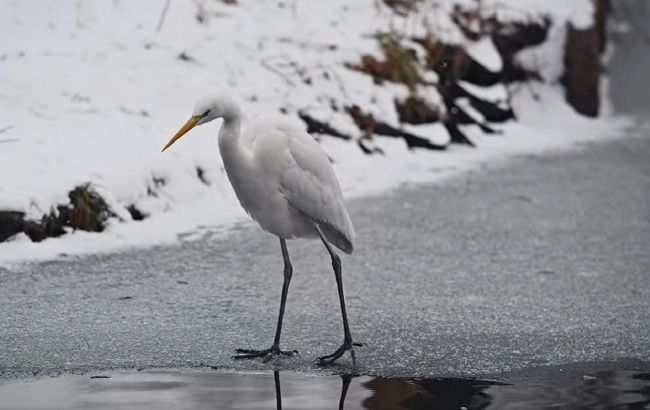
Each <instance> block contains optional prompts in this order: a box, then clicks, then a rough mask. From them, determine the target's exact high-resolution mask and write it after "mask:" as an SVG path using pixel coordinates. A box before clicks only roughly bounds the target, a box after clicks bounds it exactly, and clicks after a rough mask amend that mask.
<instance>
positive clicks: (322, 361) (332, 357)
mask: <svg viewBox="0 0 650 410" xmlns="http://www.w3.org/2000/svg"><path fill="white" fill-rule="evenodd" d="M353 346H363V344H362V343H352V340H346V341H344V342H343V344H342V345H341V347H339V348H338V349H336V351H335V352H334V353H332V354H328V355H325V356H321V357H319V358H318V359H316V360H317V361H318V363H317V364H318V365H319V366H327V365H328V364H332V363H334V362H335V361H337V360H338V359H339V358H340V357H341V356H343V355H344V354H345V352H347V351H349V352H350V356H351V357H352V365H355V364H356V357H355V355H354V347H353Z"/></svg>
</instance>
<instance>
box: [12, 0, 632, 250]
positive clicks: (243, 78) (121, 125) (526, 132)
mask: <svg viewBox="0 0 650 410" xmlns="http://www.w3.org/2000/svg"><path fill="white" fill-rule="evenodd" d="M454 1H455V2H456V3H463V1H461V0H454ZM450 3H452V1H451V0H450ZM488 3H489V6H490V7H496V3H494V4H493V2H488ZM515 3H517V6H516V7H515V8H517V9H520V8H522V7H521V6H520V5H519V2H518V1H514V0H513V1H509V2H506V3H505V4H506V5H509V6H508V7H506V9H507V10H510V11H502V12H503V13H506V14H504V16H503V18H511V19H524V18H525V19H534V18H539V16H540V15H542V14H544V13H549V14H550V15H551V16H555V18H557V19H559V21H569V20H571V21H573V19H577V18H578V17H576V16H583V17H584V16H585V15H587V14H588V13H587V12H590V10H591V9H589V7H588V6H585V4H590V2H589V1H586V0H585V1H576V2H572V6H571V7H568V6H565V7H560V6H559V5H560V3H562V4H564V2H559V1H556V2H548V6H533V4H537V3H536V2H527V3H531V5H530V7H528V8H527V12H526V13H524V14H525V16H523V15H522V13H517V12H515V11H513V10H514V8H513V7H514V6H513V7H510V6H512V5H514V4H515ZM162 4H163V2H160V1H153V0H150V1H138V2H127V1H112V2H77V1H72V0H63V1H61V0H59V1H54V0H47V1H45V0H44V1H41V2H25V1H11V0H4V1H1V2H0V44H2V46H1V48H0V78H2V88H0V112H1V113H2V114H1V116H0V130H2V131H1V133H0V209H11V210H21V211H24V212H26V213H27V214H28V216H29V217H31V218H40V217H41V216H42V215H43V214H45V213H47V212H49V210H50V208H51V207H52V206H54V205H56V204H61V203H67V202H68V198H67V193H68V192H69V191H70V190H71V189H72V188H73V187H74V186H76V185H79V184H82V183H85V182H88V181H92V183H93V185H94V186H95V188H96V189H97V190H98V191H99V192H100V193H101V194H102V195H103V196H104V197H105V198H106V199H107V201H108V202H109V204H110V205H111V206H112V207H113V210H114V212H115V213H116V214H117V215H118V216H119V217H120V218H119V219H117V218H116V219H113V220H111V221H110V223H109V226H108V229H107V231H106V232H104V233H101V234H93V233H85V232H75V233H73V234H70V235H66V236H64V237H62V238H58V239H49V240H46V241H44V242H42V243H38V244H36V243H30V242H29V241H27V240H26V238H24V236H20V237H17V238H15V239H14V240H13V241H10V242H7V243H3V244H0V261H2V262H4V263H9V262H12V261H18V260H24V259H31V260H37V259H47V258H52V257H56V256H57V255H60V254H77V253H85V252H100V251H108V250H114V249H120V248H125V247H131V246H140V245H142V246H149V245H155V244H162V243H170V242H174V241H177V240H179V238H181V239H182V238H195V237H200V232H202V231H205V230H210V231H215V230H216V231H220V232H221V231H224V230H225V229H224V227H227V226H231V225H232V224H233V223H234V222H237V221H241V220H245V219H246V216H245V215H244V212H243V211H242V210H240V208H239V206H238V204H237V201H236V198H235V197H234V194H233V192H232V190H231V188H230V186H229V185H228V182H227V179H226V176H225V173H224V171H223V167H222V164H221V160H220V157H219V155H218V149H217V143H216V134H217V129H218V125H217V124H210V125H209V126H205V127H201V128H199V129H196V130H195V131H193V133H192V135H191V136H188V137H186V138H185V139H184V140H183V141H181V142H179V143H178V144H176V145H175V146H174V147H173V149H171V150H170V151H169V152H165V153H164V154H161V153H160V149H161V148H162V145H163V144H164V142H165V141H166V140H167V139H168V138H169V136H170V135H171V134H172V133H173V132H174V131H176V129H178V127H179V126H180V125H181V124H182V123H183V122H184V121H185V120H186V118H187V116H188V115H189V113H190V111H191V109H192V107H193V104H194V102H195V100H196V99H197V98H198V97H199V96H201V95H203V94H205V93H213V92H217V91H219V90H221V91H224V92H228V93H230V94H232V95H234V96H236V97H237V98H238V99H239V101H240V102H241V104H242V107H243V110H244V112H246V113H247V115H248V117H249V118H250V117H254V116H256V115H258V114H260V113H264V112H275V111H278V109H279V108H284V109H286V110H287V111H288V112H289V113H290V114H291V113H295V111H296V110H298V109H308V110H310V112H312V111H313V112H321V113H325V114H324V115H325V117H324V118H322V119H324V120H327V121H329V122H330V123H331V124H332V125H333V126H336V127H339V128H340V129H341V130H342V131H345V132H349V133H350V134H352V135H358V131H356V128H355V127H354V124H352V122H351V120H350V119H349V117H348V116H347V115H344V114H342V113H341V111H340V109H341V108H342V107H344V106H346V105H353V104H358V105H360V106H362V107H364V109H367V110H368V112H370V113H372V114H373V115H375V116H376V117H377V118H383V119H386V120H388V121H391V122H396V121H397V118H396V113H395V110H394V106H393V104H394V98H395V96H397V95H406V92H407V90H406V88H405V87H404V86H401V85H395V84H388V85H385V86H382V87H378V86H376V85H374V84H373V81H372V79H371V78H370V77H369V76H366V75H364V74H362V73H358V72H355V71H352V70H349V69H347V68H345V67H344V63H345V62H351V61H358V60H359V57H360V55H362V54H365V53H371V54H372V53H375V54H376V53H377V52H378V50H377V43H376V41H375V40H374V39H373V38H372V36H371V35H372V34H373V33H375V32H377V30H378V29H380V28H382V27H383V28H384V29H385V27H387V26H389V25H391V24H393V25H397V24H398V23H399V22H398V20H399V18H395V17H394V16H392V15H391V14H390V13H388V11H387V10H386V9H385V8H383V7H378V6H377V2H375V1H374V0H359V1H356V2H354V3H352V4H349V2H347V1H344V0H336V1H327V2H307V1H304V0H303V1H294V2H291V3H276V2H258V1H249V0H241V1H239V4H238V5H236V6H228V5H225V4H223V3H221V2H204V3H191V2H175V1H172V2H170V8H169V10H168V11H167V13H166V15H165V19H164V21H162V24H160V14H161V9H162ZM441 4H443V6H445V7H446V6H448V4H447V3H446V2H442V3H441ZM581 5H582V6H581ZM540 7H546V8H543V10H542V9H540ZM581 7H582V8H581ZM500 13H501V12H500ZM585 13H587V14H585ZM589 15H590V14H589ZM197 17H198V19H200V20H201V21H202V23H199V22H198V21H197ZM562 19H563V20H562ZM578 23H580V21H577V22H576V24H578ZM582 23H584V24H588V22H586V23H585V22H582ZM436 24H437V27H438V28H439V30H440V32H441V33H442V32H444V31H445V30H447V31H449V30H452V26H451V25H450V23H449V22H448V21H447V20H444V19H441V20H440V21H438V22H437V23H436ZM159 25H160V30H157V26H159ZM405 30H406V31H409V30H416V28H411V27H410V26H408V27H407V28H406V29H405ZM488 46H489V44H488V45H487V46H485V45H484V46H482V47H477V50H475V53H474V54H473V55H476V58H477V59H479V60H482V61H486V62H487V64H488V65H490V66H493V67H496V66H497V64H498V63H499V62H500V61H497V60H496V58H495V56H494V55H493V51H494V50H493V47H492V48H490V47H488ZM556 46H557V44H556ZM548 47H549V50H550V49H553V50H555V51H557V49H555V48H553V46H552V45H551V46H548ZM539 58H542V59H544V61H546V59H545V57H544V55H542V56H541V57H539ZM553 58H555V57H553ZM553 58H550V60H551V61H556V60H553ZM557 61H560V60H557ZM551 66H553V64H551ZM553 67H555V66H553ZM556 68H557V67H556ZM551 71H552V70H551ZM550 77H553V75H552V74H551V75H550ZM515 100H516V101H515V106H516V108H517V115H518V117H519V119H520V120H521V122H519V123H510V124H506V125H504V126H501V127H500V128H502V129H503V131H504V134H503V135H502V136H484V135H482V134H480V132H475V131H474V130H472V129H466V131H467V132H468V134H470V135H471V136H472V138H473V139H474V140H475V142H476V143H477V144H478V146H479V147H480V148H479V149H468V148H464V147H452V148H451V149H450V150H449V151H448V152H445V153H433V152H427V151H419V150H416V151H409V150H408V149H407V148H406V146H405V144H404V142H403V141H399V140H393V139H390V138H377V140H376V141H375V144H376V145H377V146H379V147H381V148H382V150H383V151H384V152H385V153H386V155H385V156H379V155H375V156H366V155H364V154H363V153H362V152H361V151H360V150H359V149H358V148H357V147H356V143H355V142H354V141H352V142H344V141H341V140H337V139H334V138H329V137H322V138H321V142H322V145H323V147H324V148H325V149H326V150H327V152H328V154H329V155H330V157H331V158H332V159H333V161H334V163H335V169H336V172H337V174H338V175H339V177H340V179H341V184H342V186H343V189H344V191H345V194H346V196H347V197H348V198H352V197H358V196H362V195H366V194H369V193H376V192H380V191H383V190H386V189H391V188H395V187H397V186H400V185H401V184H404V183H418V182H426V181H435V180H439V179H441V178H443V177H446V176H448V175H451V174H454V173H456V172H458V171H459V170H464V169H469V168H472V167H475V166H476V165H477V164H480V163H482V162H485V161H491V160H494V159H497V158H505V157H508V156H511V155H516V154H520V153H524V152H538V151H541V150H546V149H557V148H564V147H570V146H573V145H574V143H575V142H578V141H583V140H594V139H603V138H609V137H613V136H615V135H617V134H619V132H618V131H617V128H618V127H619V126H620V125H621V123H620V122H616V121H611V120H609V119H607V120H596V121H594V120H586V119H583V118H580V117H578V116H576V115H575V114H574V113H573V111H572V110H571V109H570V108H569V107H568V106H567V105H566V104H565V103H564V102H563V101H562V96H561V91H560V90H559V89H555V88H554V87H553V86H543V87H536V88H524V89H522V90H520V92H519V93H518V94H517V95H516V96H515ZM332 106H335V107H337V108H338V109H339V111H338V113H337V112H336V111H332V110H331V107H332ZM409 129H410V130H412V131H413V132H416V131H418V132H419V133H421V134H423V135H424V136H426V137H428V138H430V139H431V140H433V141H443V142H444V141H446V139H447V138H448V137H447V135H446V132H445V130H444V128H443V127H442V126H441V125H439V124H430V125H426V126H422V127H411V128H409ZM197 168H201V170H202V171H203V175H204V179H205V180H206V181H207V184H206V183H205V182H203V181H201V180H200V179H199V178H198V177H197V172H198V171H197ZM131 204H134V205H135V206H136V207H137V208H138V209H139V210H141V211H143V212H144V213H146V214H148V215H150V216H149V217H148V218H147V219H146V220H144V221H142V222H133V221H131V220H130V216H129V214H128V213H127V212H126V207H127V206H129V205H131Z"/></svg>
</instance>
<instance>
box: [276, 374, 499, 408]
mask: <svg viewBox="0 0 650 410" xmlns="http://www.w3.org/2000/svg"><path fill="white" fill-rule="evenodd" d="M340 378H341V388H340V390H339V391H338V392H339V399H338V409H339V410H343V409H344V408H345V399H346V396H347V395H348V390H349V389H350V385H351V382H352V380H353V379H354V378H355V376H354V375H351V374H345V375H340ZM273 380H274V381H275V399H276V407H277V410H281V409H282V386H281V381H280V372H279V371H277V370H276V371H274V372H273ZM497 385H500V383H497V382H489V381H481V380H464V379H429V380H424V379H422V380H414V379H410V380H408V379H391V378H386V377H367V376H364V377H360V380H359V383H357V384H355V385H354V387H353V389H360V390H362V391H363V393H362V395H363V396H365V398H363V399H362V400H360V397H359V392H358V391H355V392H354V394H353V397H354V400H355V403H354V404H355V405H357V406H358V405H359V404H361V405H362V406H363V408H364V409H371V410H419V409H428V408H435V409H442V410H445V409H454V410H456V409H459V408H463V407H464V408H467V409H472V410H482V409H486V408H488V407H489V405H490V403H491V401H492V400H491V399H492V397H491V395H490V394H488V390H489V388H490V387H492V386H497ZM332 393H333V394H332V395H334V394H336V393H335V392H334V391H333V392H332ZM330 399H331V400H332V401H334V400H335V399H334V397H331V396H330ZM314 400H319V399H317V398H316V397H314ZM312 404H313V403H312ZM332 404H333V403H332ZM292 408H295V407H292Z"/></svg>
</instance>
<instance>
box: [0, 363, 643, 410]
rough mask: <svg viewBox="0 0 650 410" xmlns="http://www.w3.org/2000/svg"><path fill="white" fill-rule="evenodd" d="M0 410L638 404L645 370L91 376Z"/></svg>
mask: <svg viewBox="0 0 650 410" xmlns="http://www.w3.org/2000/svg"><path fill="white" fill-rule="evenodd" d="M0 397H1V398H2V400H3V401H2V403H0V408H2V409H7V410H10V409H11V410H22V409H25V410H26V409H30V410H56V409H62V408H66V409H95V410H101V409H112V410H114V409H137V408H147V409H194V410H199V409H206V410H207V409H241V410H246V409H249V410H265V409H269V410H271V409H274V410H280V409H283V410H291V409H294V410H306V409H311V410H317V409H323V410H325V409H327V410H331V409H337V408H338V409H343V408H345V409H347V410H354V409H374V410H402V409H403V410H407V409H437V410H459V409H466V410H476V409H482V410H488V409H519V410H522V409H545V408H553V409H561V408H565V409H573V410H577V409H587V408H588V409H592V410H596V409H623V408H629V409H644V408H648V406H650V373H638V372H621V371H618V372H602V373H597V374H594V375H589V376H585V377H582V378H575V379H568V380H564V379H560V380H554V381H546V382H543V383H541V382H535V383H531V382H527V383H517V384H508V383H500V382H495V381H491V380H479V379H428V380H427V379H390V378H385V377H369V376H361V377H352V376H313V375H308V374H301V373H293V372H279V371H276V372H273V373H221V372H199V371H161V372H141V373H138V372H120V373H110V374H104V373H97V374H94V375H92V376H66V377H60V378H51V379H43V380H38V381H35V382H31V383H22V384H9V385H4V386H0Z"/></svg>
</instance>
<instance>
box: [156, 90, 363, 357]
mask: <svg viewBox="0 0 650 410" xmlns="http://www.w3.org/2000/svg"><path fill="white" fill-rule="evenodd" d="M218 118H222V119H223V124H222V125H221V129H220V130H219V151H220V153H221V158H222V159H223V165H224V167H225V169H226V174H227V175H228V179H229V180H230V183H231V184H232V186H233V188H234V190H235V194H236V195H237V198H238V199H239V202H240V204H241V206H242V207H243V208H244V209H245V210H246V212H247V213H248V214H249V215H250V216H251V217H252V218H253V219H254V220H255V221H257V223H259V225H260V226H261V227H262V229H264V230H266V231H268V232H270V233H272V234H274V235H276V236H277V237H278V238H280V249H281V251H282V257H283V259H284V283H283V285H282V296H281V300H280V313H279V316H278V324H277V328H276V332H275V339H274V340H273V345H272V346H271V347H270V348H268V349H263V350H251V349H237V350H236V353H237V355H236V356H234V357H235V358H236V359H244V358H253V357H267V356H271V355H287V356H290V355H291V354H293V351H283V350H280V333H281V331H282V317H283V316H284V309H285V304H286V301H287V293H288V291H289V282H290V281H291V276H292V274H293V268H292V267H291V261H290V260H289V252H288V250H287V244H286V240H287V239H291V238H310V237H313V238H320V240H321V241H322V242H323V244H324V245H325V248H326V249H327V252H328V253H329V255H330V257H331V259H332V267H333V269H334V275H335V277H336V285H337V288H338V294H339V302H340V304H341V315H342V317H343V331H344V336H343V344H342V345H341V347H339V348H338V349H337V350H336V351H335V352H334V353H332V354H329V355H326V356H322V357H319V358H318V360H319V362H320V363H321V364H328V363H332V362H334V361H335V360H337V359H338V358H340V357H341V356H342V355H343V354H344V353H345V352H346V351H350V354H351V356H352V360H353V362H354V360H355V357H354V350H353V343H352V335H351V334H350V328H349V326H348V318H347V313H346V310H345V298H344V296H343V279H342V275H341V260H340V258H339V256H338V255H337V254H336V252H335V251H334V249H332V246H331V245H334V246H336V247H337V248H339V249H340V250H342V251H343V252H345V253H348V254H349V253H351V252H352V250H353V248H354V228H353V226H352V222H351V221H350V216H349V215H348V211H347V210H346V208H345V204H344V203H343V195H342V193H341V187H340V186H339V182H338V180H337V178H336V175H335V174H334V170H333V169H332V166H331V165H330V162H329V159H328V157H327V154H326V153H325V151H323V149H322V148H321V146H320V145H319V144H318V143H317V142H316V141H315V140H314V139H313V138H312V137H311V136H310V135H309V134H307V133H306V132H305V131H303V130H302V129H300V128H299V127H297V126H295V125H293V124H292V123H291V122H290V121H289V120H288V119H285V118H282V117H281V116H279V115H278V116H274V117H264V118H257V119H255V120H254V121H253V122H251V123H250V124H249V125H248V126H247V127H246V130H245V132H244V133H243V135H241V136H240V134H241V128H242V113H241V110H240V109H239V107H238V105H237V104H236V103H234V102H233V101H232V100H231V99H229V98H227V97H225V96H214V97H205V98H202V99H200V100H199V101H198V102H197V103H196V106H195V107H194V112H193V114H192V116H191V117H190V119H189V120H188V121H187V122H186V123H185V125H183V127H182V128H181V129H180V130H179V131H178V132H177V133H176V134H175V135H174V136H173V137H172V138H171V139H170V140H169V142H167V144H166V145H165V147H164V148H163V151H164V150H166V149H167V148H169V147H170V146H171V145H172V144H173V143H174V142H176V141H177V140H178V139H179V138H181V137H182V136H183V135H185V134H186V133H187V132H188V131H190V130H191V129H192V128H194V127H195V126H198V125H202V124H205V123H208V122H210V121H212V120H215V119H218Z"/></svg>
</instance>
